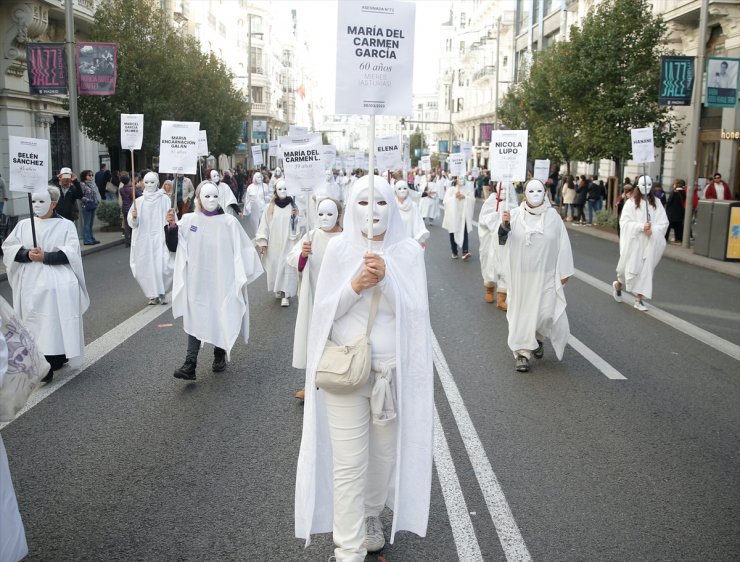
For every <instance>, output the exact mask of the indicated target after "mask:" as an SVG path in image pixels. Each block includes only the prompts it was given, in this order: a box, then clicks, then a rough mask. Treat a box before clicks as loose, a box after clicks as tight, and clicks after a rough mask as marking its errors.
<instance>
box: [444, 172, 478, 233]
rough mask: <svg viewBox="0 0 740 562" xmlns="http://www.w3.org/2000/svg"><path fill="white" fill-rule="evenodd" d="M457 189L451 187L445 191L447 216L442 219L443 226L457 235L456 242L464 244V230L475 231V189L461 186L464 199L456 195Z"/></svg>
mask: <svg viewBox="0 0 740 562" xmlns="http://www.w3.org/2000/svg"><path fill="white" fill-rule="evenodd" d="M457 191H458V190H457V189H456V188H454V187H451V188H449V189H448V190H447V192H446V193H445V197H444V206H445V218H444V220H443V221H442V228H444V229H445V230H446V231H447V232H449V233H450V234H453V235H454V236H455V244H458V245H462V243H463V240H464V230H465V229H466V228H467V230H468V233H470V232H472V231H473V213H474V212H475V191H473V190H472V189H467V188H466V186H461V187H460V193H461V194H462V195H463V196H464V197H463V198H462V199H458V198H457V197H456V194H457Z"/></svg>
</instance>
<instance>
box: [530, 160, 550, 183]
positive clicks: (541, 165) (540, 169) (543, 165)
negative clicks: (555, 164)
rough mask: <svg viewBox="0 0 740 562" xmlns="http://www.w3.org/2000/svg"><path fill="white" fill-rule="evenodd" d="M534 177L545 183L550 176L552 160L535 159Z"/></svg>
mask: <svg viewBox="0 0 740 562" xmlns="http://www.w3.org/2000/svg"><path fill="white" fill-rule="evenodd" d="M532 177H533V178H534V179H536V180H540V181H541V182H542V183H545V182H546V181H547V179H548V178H549V177H550V161H549V160H535V161H534V173H533V174H532Z"/></svg>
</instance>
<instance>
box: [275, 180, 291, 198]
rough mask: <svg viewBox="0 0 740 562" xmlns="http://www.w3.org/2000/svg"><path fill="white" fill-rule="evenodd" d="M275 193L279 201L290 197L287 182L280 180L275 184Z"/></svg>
mask: <svg viewBox="0 0 740 562" xmlns="http://www.w3.org/2000/svg"><path fill="white" fill-rule="evenodd" d="M275 193H277V196H278V199H285V198H286V197H287V196H288V186H287V185H285V180H280V181H279V182H277V183H276V184H275Z"/></svg>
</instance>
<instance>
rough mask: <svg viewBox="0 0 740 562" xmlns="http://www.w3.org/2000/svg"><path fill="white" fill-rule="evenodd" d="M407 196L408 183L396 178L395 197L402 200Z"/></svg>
mask: <svg viewBox="0 0 740 562" xmlns="http://www.w3.org/2000/svg"><path fill="white" fill-rule="evenodd" d="M408 196H409V184H407V183H406V182H405V181H403V180H398V181H397V182H396V197H398V198H399V199H400V200H401V201H403V200H405V199H406V197H408Z"/></svg>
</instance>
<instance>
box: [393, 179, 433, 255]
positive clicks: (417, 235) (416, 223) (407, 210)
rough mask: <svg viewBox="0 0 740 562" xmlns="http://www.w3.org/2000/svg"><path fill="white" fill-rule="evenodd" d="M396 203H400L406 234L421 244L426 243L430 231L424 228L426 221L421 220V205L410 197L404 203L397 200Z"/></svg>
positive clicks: (399, 208)
mask: <svg viewBox="0 0 740 562" xmlns="http://www.w3.org/2000/svg"><path fill="white" fill-rule="evenodd" d="M409 193H411V191H409ZM427 199H428V198H427ZM396 202H397V203H398V210H399V212H400V213H401V220H402V221H403V228H404V230H405V232H406V234H408V235H409V236H410V237H411V238H413V239H414V240H416V241H417V242H418V243H419V244H422V243H424V242H426V240H427V238H429V231H428V230H427V228H426V226H424V219H422V218H421V211H420V210H419V205H417V204H416V201H414V200H413V199H412V198H411V197H410V196H409V197H406V199H405V200H404V201H403V202H399V201H398V200H397V199H396Z"/></svg>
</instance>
